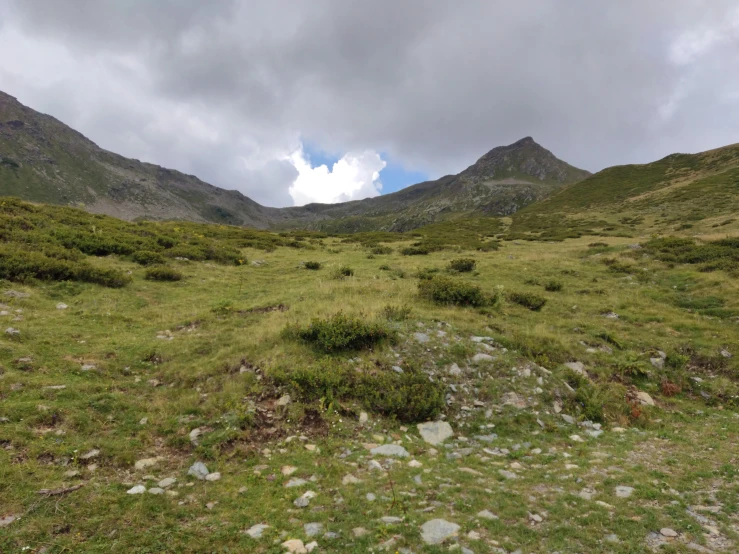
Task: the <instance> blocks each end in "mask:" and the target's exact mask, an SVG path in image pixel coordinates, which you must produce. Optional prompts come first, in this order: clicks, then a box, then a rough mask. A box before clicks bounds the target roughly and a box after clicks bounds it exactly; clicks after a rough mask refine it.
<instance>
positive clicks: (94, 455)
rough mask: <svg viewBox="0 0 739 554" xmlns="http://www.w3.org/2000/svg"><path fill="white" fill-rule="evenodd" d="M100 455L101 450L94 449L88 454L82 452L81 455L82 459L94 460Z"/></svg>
mask: <svg viewBox="0 0 739 554" xmlns="http://www.w3.org/2000/svg"><path fill="white" fill-rule="evenodd" d="M99 455H100V450H97V449H94V450H90V451H89V452H87V453H86V454H82V456H80V459H82V460H92V459H93V458H97V457H98V456H99Z"/></svg>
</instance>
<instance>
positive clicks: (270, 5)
mask: <svg viewBox="0 0 739 554" xmlns="http://www.w3.org/2000/svg"><path fill="white" fill-rule="evenodd" d="M0 52H3V55H2V56H0V90H2V91H4V92H7V93H8V94H11V95H13V96H15V97H17V98H18V100H20V101H21V102H22V103H23V104H25V105H27V106H30V107H31V108H33V109H35V110H38V111H41V112H44V113H48V114H51V115H53V116H55V117H56V118H58V119H60V120H61V121H63V122H64V123H66V124H68V125H70V126H71V127H73V128H75V129H77V130H78V131H80V132H82V133H83V134H84V135H86V136H87V137H88V138H90V139H92V140H93V141H95V142H96V143H97V144H99V145H100V146H101V147H103V148H106V149H108V150H112V151H115V152H117V153H120V154H122V155H125V156H128V157H133V158H137V159H140V160H143V161H148V162H152V163H156V164H159V165H162V166H165V167H170V168H174V169H178V170H180V171H183V172H185V173H190V174H195V175H197V176H198V177H200V178H201V179H203V180H205V181H207V182H210V183H212V184H214V185H216V186H220V187H223V188H227V189H237V190H239V191H241V192H242V193H244V194H245V195H247V196H249V197H251V198H253V199H254V200H256V201H258V202H260V203H262V204H265V205H269V206H292V205H302V204H305V203H308V202H339V201H344V200H355V199H359V198H366V197H370V196H376V195H378V194H383V193H388V192H392V191H395V190H398V189H399V188H402V187H404V186H407V185H410V184H413V183H416V182H419V181H422V180H426V179H429V178H437V177H440V176H442V175H446V174H450V173H458V172H459V171H461V170H462V169H464V168H465V167H467V166H469V165H470V164H472V163H474V162H475V160H476V159H478V158H479V157H480V156H482V155H483V154H484V153H485V152H487V151H488V150H490V149H491V148H493V147H495V146H499V145H503V144H510V143H512V142H515V141H516V140H518V139H520V138H522V137H525V136H533V137H534V139H535V140H536V141H537V142H539V143H540V144H541V145H543V146H544V147H546V148H548V149H549V150H552V151H553V152H554V154H555V155H557V156H558V157H560V158H562V159H564V160H565V161H567V162H569V163H571V164H573V165H576V166H578V167H582V168H584V169H588V170H591V171H597V170H599V169H602V168H603V167H607V166H611V165H618V164H625V163H644V162H649V161H653V160H655V159H659V158H661V157H663V156H665V155H667V154H669V153H672V152H698V151H702V150H707V149H710V148H715V147H718V146H722V145H726V144H732V143H736V142H739V5H737V2H736V0H649V1H647V2H645V1H644V0H619V1H618V2H612V1H606V0H518V1H517V2H515V3H511V2H508V1H505V2H504V1H502V0H463V1H459V0H401V1H398V0H372V1H359V0H311V1H310V2H305V1H304V0H209V1H208V2H203V1H202V0H157V1H156V2H152V1H150V0H0Z"/></svg>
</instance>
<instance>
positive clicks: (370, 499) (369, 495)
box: [365, 492, 377, 502]
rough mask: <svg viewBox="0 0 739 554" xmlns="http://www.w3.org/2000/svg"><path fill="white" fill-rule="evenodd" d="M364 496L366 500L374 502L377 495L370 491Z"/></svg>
mask: <svg viewBox="0 0 739 554" xmlns="http://www.w3.org/2000/svg"><path fill="white" fill-rule="evenodd" d="M365 498H366V499H367V501H368V502H374V501H375V500H377V496H375V495H374V494H372V493H371V492H368V493H367V496H365Z"/></svg>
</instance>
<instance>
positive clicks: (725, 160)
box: [511, 144, 739, 238]
mask: <svg viewBox="0 0 739 554" xmlns="http://www.w3.org/2000/svg"><path fill="white" fill-rule="evenodd" d="M738 213H739V144H733V145H730V146H725V147H722V148H717V149H715V150H709V151H707V152H701V153H698V154H671V155H669V156H666V157H665V158H662V159H661V160H658V161H656V162H652V163H648V164H641V165H623V166H615V167H609V168H607V169H604V170H603V171H600V172H598V173H596V174H595V175H592V176H591V177H589V178H587V179H585V180H582V181H580V182H578V183H575V184H573V185H570V186H568V187H565V188H563V189H562V190H560V191H559V192H557V193H555V194H553V195H552V196H550V197H549V198H547V199H545V200H543V201H542V202H539V203H537V204H535V205H531V206H528V207H527V208H526V209H524V210H522V211H520V212H519V213H517V214H515V216H514V217H513V225H512V227H511V232H512V233H513V234H514V235H521V236H525V235H527V234H528V235H531V236H540V234H541V233H543V235H541V236H547V237H550V238H551V237H552V236H555V235H560V236H562V235H567V236H577V235H579V234H583V232H584V231H593V232H596V233H600V232H604V231H605V232H614V231H615V232H624V231H628V229H629V228H636V227H637V226H638V227H639V228H640V229H642V230H644V231H647V230H648V231H650V232H662V231H665V230H669V229H672V230H679V229H678V228H679V227H682V228H683V229H685V230H687V229H691V228H693V227H694V226H695V225H698V226H699V227H701V228H706V229H708V228H717V227H721V226H722V225H721V224H722V223H723V222H725V221H727V219H726V218H727V217H730V216H732V215H734V216H735V215H736V214H738Z"/></svg>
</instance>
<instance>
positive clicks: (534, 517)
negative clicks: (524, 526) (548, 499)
mask: <svg viewBox="0 0 739 554" xmlns="http://www.w3.org/2000/svg"><path fill="white" fill-rule="evenodd" d="M529 520H531V521H533V522H534V523H541V522H542V521H544V518H543V517H541V516H540V515H539V514H529Z"/></svg>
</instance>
